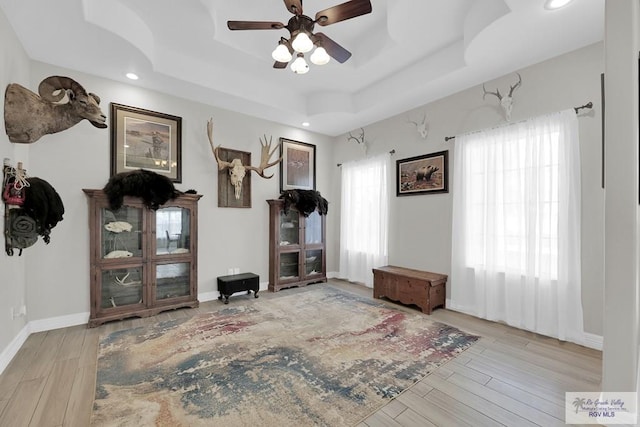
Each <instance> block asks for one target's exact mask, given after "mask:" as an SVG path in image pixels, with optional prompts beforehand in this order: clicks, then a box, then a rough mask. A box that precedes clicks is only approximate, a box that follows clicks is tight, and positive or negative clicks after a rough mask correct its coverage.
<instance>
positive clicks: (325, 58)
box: [309, 46, 331, 65]
mask: <svg viewBox="0 0 640 427" xmlns="http://www.w3.org/2000/svg"><path fill="white" fill-rule="evenodd" d="M309 59H310V60H311V62H313V63H314V64H316V65H324V64H326V63H327V62H329V60H330V59H331V57H330V56H329V54H328V53H327V51H326V50H324V48H323V47H322V46H319V47H318V48H316V50H315V51H314V52H313V53H312V54H311V57H310V58H309Z"/></svg>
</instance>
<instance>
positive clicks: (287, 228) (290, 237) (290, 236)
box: [280, 209, 300, 246]
mask: <svg viewBox="0 0 640 427" xmlns="http://www.w3.org/2000/svg"><path fill="white" fill-rule="evenodd" d="M299 224H300V214H299V213H298V212H297V211H294V210H292V209H290V210H289V213H287V214H285V213H284V211H280V246H286V245H298V244H300V227H299Z"/></svg>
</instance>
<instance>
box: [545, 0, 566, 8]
mask: <svg viewBox="0 0 640 427" xmlns="http://www.w3.org/2000/svg"><path fill="white" fill-rule="evenodd" d="M572 1H573V0H547V1H546V2H545V3H544V8H545V9H547V10H556V9H560V8H561V7H564V6H566V5H568V4H569V3H571V2H572Z"/></svg>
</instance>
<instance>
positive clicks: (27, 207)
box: [22, 177, 64, 244]
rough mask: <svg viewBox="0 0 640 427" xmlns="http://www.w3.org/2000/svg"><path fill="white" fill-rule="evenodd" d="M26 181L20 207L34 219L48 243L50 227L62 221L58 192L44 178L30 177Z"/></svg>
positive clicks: (39, 231) (62, 210)
mask: <svg viewBox="0 0 640 427" xmlns="http://www.w3.org/2000/svg"><path fill="white" fill-rule="evenodd" d="M27 181H28V182H29V186H28V187H24V204H23V205H22V208H23V209H24V211H25V213H26V214H27V215H29V216H30V217H31V218H33V219H34V220H35V222H36V226H37V232H38V234H39V235H41V236H42V238H43V240H44V242H45V243H47V244H48V243H49V240H50V238H49V234H51V229H52V228H53V227H55V226H56V224H58V222H60V221H62V216H63V215H64V205H63V203H62V199H61V198H60V195H59V194H58V192H57V191H56V190H55V189H54V188H53V187H52V186H51V184H49V183H48V182H47V181H45V180H44V179H41V178H36V177H31V178H27Z"/></svg>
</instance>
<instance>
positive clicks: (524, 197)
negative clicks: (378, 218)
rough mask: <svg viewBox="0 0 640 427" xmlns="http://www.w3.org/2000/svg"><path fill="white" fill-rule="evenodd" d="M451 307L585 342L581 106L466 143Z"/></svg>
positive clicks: (457, 196) (461, 142) (466, 138)
mask: <svg viewBox="0 0 640 427" xmlns="http://www.w3.org/2000/svg"><path fill="white" fill-rule="evenodd" d="M453 171H454V180H453V235H452V239H453V242H452V266H451V277H450V286H451V307H452V308H453V309H456V310H459V311H463V312H466V313H469V314H472V315H475V316H478V317H482V318H486V319H489V320H495V321H504V322H506V323H507V324H509V325H512V326H515V327H518V328H522V329H527V330H530V331H534V332H537V333H540V334H543V335H548V336H552V337H556V338H559V339H562V340H566V341H573V342H578V343H582V342H583V325H582V302H581V284H580V282H581V278H580V152H579V144H578V122H577V118H576V115H575V112H574V111H573V110H567V111H563V112H560V113H556V114H551V115H546V116H542V117H538V118H534V119H529V120H526V121H523V122H520V123H515V124H510V125H506V126H502V127H499V128H495V129H490V130H487V131H482V132H477V133H473V134H468V135H463V136H460V137H456V151H455V159H454V168H453Z"/></svg>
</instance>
